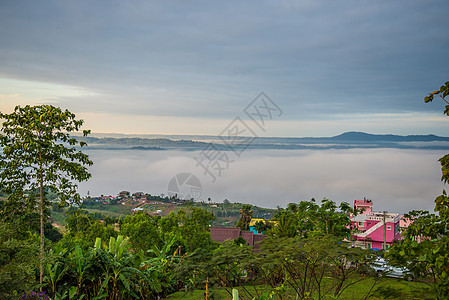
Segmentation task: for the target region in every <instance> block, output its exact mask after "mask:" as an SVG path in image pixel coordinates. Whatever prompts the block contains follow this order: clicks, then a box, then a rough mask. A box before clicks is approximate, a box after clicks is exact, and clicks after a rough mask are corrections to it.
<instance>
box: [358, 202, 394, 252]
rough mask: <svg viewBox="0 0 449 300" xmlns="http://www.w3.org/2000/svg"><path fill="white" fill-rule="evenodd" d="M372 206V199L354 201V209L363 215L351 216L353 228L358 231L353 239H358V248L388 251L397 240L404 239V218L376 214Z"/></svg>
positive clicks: (383, 213) (389, 214)
mask: <svg viewBox="0 0 449 300" xmlns="http://www.w3.org/2000/svg"><path fill="white" fill-rule="evenodd" d="M372 206H373V202H372V200H371V199H366V198H365V199H363V200H354V209H355V210H361V213H360V214H357V215H352V216H351V226H352V228H354V229H355V231H356V232H354V233H352V238H355V239H356V241H357V242H356V245H357V246H361V247H363V248H368V249H384V248H385V250H388V249H389V248H390V246H391V245H392V244H393V243H394V241H395V240H400V239H402V235H401V228H400V221H401V218H402V216H400V215H399V214H397V213H387V212H375V211H373V210H372ZM384 245H385V246H384Z"/></svg>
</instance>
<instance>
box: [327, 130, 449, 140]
mask: <svg viewBox="0 0 449 300" xmlns="http://www.w3.org/2000/svg"><path fill="white" fill-rule="evenodd" d="M329 139H332V140H337V141H359V142H360V141H364V142H372V141H388V142H431V141H449V137H441V136H436V135H434V134H428V135H394V134H370V133H365V132H357V131H349V132H345V133H342V134H340V135H337V136H334V137H330V138H329Z"/></svg>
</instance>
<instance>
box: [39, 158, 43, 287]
mask: <svg viewBox="0 0 449 300" xmlns="http://www.w3.org/2000/svg"><path fill="white" fill-rule="evenodd" d="M39 159H40V160H41V165H40V170H39V181H40V182H39V194H40V195H39V200H40V221H41V226H40V227H41V230H40V231H41V232H40V233H41V242H40V259H39V265H40V273H39V283H40V284H41V289H40V290H41V292H42V283H43V281H44V178H43V174H42V154H41V153H39Z"/></svg>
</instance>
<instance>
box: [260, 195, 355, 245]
mask: <svg viewBox="0 0 449 300" xmlns="http://www.w3.org/2000/svg"><path fill="white" fill-rule="evenodd" d="M348 209H350V207H349V204H348V203H346V202H342V203H341V204H340V206H337V205H336V204H335V202H333V201H331V200H328V199H323V200H321V205H319V204H317V203H316V202H315V200H314V199H312V200H311V201H301V202H299V203H298V204H296V203H290V204H289V205H288V206H287V209H281V208H279V209H278V212H277V213H276V215H275V217H274V220H275V221H276V222H277V225H276V226H275V227H274V228H273V229H272V230H271V231H269V233H270V234H271V235H274V236H277V237H294V236H297V235H299V236H303V237H308V236H311V235H317V234H331V235H334V236H337V237H340V238H343V237H346V236H348V234H349V231H350V230H349V229H348V226H349V225H350V224H351V223H350V220H349V216H348V214H347V212H348Z"/></svg>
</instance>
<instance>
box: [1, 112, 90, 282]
mask: <svg viewBox="0 0 449 300" xmlns="http://www.w3.org/2000/svg"><path fill="white" fill-rule="evenodd" d="M0 118H1V119H2V121H3V123H2V128H1V132H0V146H1V147H2V153H1V154H0V185H1V188H2V192H3V193H5V194H7V195H8V198H7V201H6V207H7V208H9V209H7V210H6V211H8V215H7V216H6V217H11V216H12V215H14V213H17V212H20V211H22V210H23V209H28V210H33V209H35V208H36V207H38V210H39V214H40V283H42V279H43V274H44V266H43V258H44V209H45V208H46V206H48V204H49V203H48V201H47V200H46V194H47V192H49V191H51V192H53V193H56V194H57V195H58V197H59V199H60V203H61V205H63V204H65V203H67V202H69V201H70V202H72V203H73V202H75V203H76V202H79V201H80V196H79V195H78V193H77V185H76V183H74V182H75V181H84V180H87V179H88V178H90V176H91V175H90V173H89V172H88V171H87V167H86V165H87V166H89V165H92V161H90V160H89V158H88V156H87V155H86V154H84V153H82V152H81V151H78V150H77V149H76V148H75V146H78V145H79V146H81V147H82V146H85V145H86V143H84V142H78V141H77V139H76V138H73V137H71V136H70V133H71V132H75V131H79V130H80V128H81V126H82V124H83V120H76V119H75V115H74V114H73V113H71V112H69V111H68V110H65V111H63V110H62V109H61V108H58V107H54V106H51V105H40V106H29V105H27V106H25V107H20V106H16V107H15V109H14V112H12V113H11V114H5V113H0ZM89 133H90V131H89V130H83V135H84V136H87V135H88V134H89Z"/></svg>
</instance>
